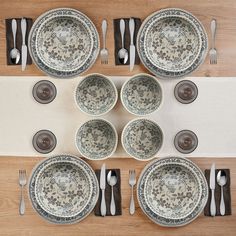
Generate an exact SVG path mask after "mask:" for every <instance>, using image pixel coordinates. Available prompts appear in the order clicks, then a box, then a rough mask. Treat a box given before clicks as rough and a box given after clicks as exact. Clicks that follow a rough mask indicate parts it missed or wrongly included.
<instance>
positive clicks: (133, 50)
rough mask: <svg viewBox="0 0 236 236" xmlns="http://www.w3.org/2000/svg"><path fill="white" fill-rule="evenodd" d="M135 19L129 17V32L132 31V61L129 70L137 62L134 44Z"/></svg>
mask: <svg viewBox="0 0 236 236" xmlns="http://www.w3.org/2000/svg"><path fill="white" fill-rule="evenodd" d="M134 28H135V25H134V19H133V18H130V19H129V32H130V46H129V53H130V63H129V70H130V71H132V70H133V68H134V62H135V46H134Z"/></svg>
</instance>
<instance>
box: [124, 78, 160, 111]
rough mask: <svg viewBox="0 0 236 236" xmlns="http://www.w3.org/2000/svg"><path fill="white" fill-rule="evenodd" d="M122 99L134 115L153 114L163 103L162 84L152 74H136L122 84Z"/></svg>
mask: <svg viewBox="0 0 236 236" xmlns="http://www.w3.org/2000/svg"><path fill="white" fill-rule="evenodd" d="M121 101H122V104H123V106H124V107H125V108H126V109H127V110H128V111H129V112H130V113H132V114H134V115H140V116H142V115H148V114H151V113H153V112H154V111H156V110H157V109H158V108H159V106H160V104H161V101H162V90H161V86H160V84H159V83H158V82H157V80H156V78H155V77H153V76H151V75H148V74H139V75H136V76H134V77H132V78H130V79H129V80H127V81H126V83H124V85H123V86H122V89H121Z"/></svg>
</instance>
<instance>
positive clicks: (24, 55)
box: [21, 18, 27, 71]
mask: <svg viewBox="0 0 236 236" xmlns="http://www.w3.org/2000/svg"><path fill="white" fill-rule="evenodd" d="M26 28H27V25H26V19H25V18H22V19H21V32H22V46H21V69H22V71H24V70H25V67H26V62H27V46H26V43H25V38H26V37H25V36H26Z"/></svg>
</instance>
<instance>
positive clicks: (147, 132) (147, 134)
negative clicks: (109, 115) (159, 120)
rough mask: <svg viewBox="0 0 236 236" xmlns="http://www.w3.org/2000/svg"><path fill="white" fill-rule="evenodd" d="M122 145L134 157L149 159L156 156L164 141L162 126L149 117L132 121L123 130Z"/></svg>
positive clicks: (143, 159)
mask: <svg viewBox="0 0 236 236" xmlns="http://www.w3.org/2000/svg"><path fill="white" fill-rule="evenodd" d="M121 142H122V146H123V148H124V149H125V151H126V152H127V153H128V154H129V155H130V156H132V157H134V158H135V159H137V160H141V161H148V160H150V159H152V158H154V157H155V155H156V154H157V152H158V151H159V150H160V148H161V146H162V143H163V133H162V131H161V129H160V127H159V126H158V125H157V124H156V123H155V122H153V121H151V120H148V119H136V120H132V121H130V122H129V123H128V124H127V125H126V126H125V128H124V129H123V131H122V135H121Z"/></svg>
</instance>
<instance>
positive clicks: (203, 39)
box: [137, 8, 208, 78]
mask: <svg viewBox="0 0 236 236" xmlns="http://www.w3.org/2000/svg"><path fill="white" fill-rule="evenodd" d="M207 47H208V42H207V34H206V31H205V29H204V27H203V26H202V24H201V23H200V21H199V20H198V19H197V18H196V17H195V16H193V15H192V14H191V13H189V12H187V11H184V10H181V9H175V8H168V9H163V10H161V11H157V12H155V13H153V14H152V15H150V16H149V17H147V18H146V19H145V21H144V22H143V24H142V26H141V27H140V30H139V33H138V36H137V50H138V54H139V56H140V59H141V61H142V63H143V64H144V66H145V67H146V68H147V69H148V70H149V71H150V72H151V73H153V74H155V75H156V76H157V77H160V78H176V77H183V76H186V75H188V74H190V73H191V72H193V71H194V70H196V69H197V68H198V66H199V65H200V64H201V63H202V62H203V61H204V59H205V57H206V54H207Z"/></svg>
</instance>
